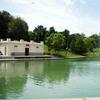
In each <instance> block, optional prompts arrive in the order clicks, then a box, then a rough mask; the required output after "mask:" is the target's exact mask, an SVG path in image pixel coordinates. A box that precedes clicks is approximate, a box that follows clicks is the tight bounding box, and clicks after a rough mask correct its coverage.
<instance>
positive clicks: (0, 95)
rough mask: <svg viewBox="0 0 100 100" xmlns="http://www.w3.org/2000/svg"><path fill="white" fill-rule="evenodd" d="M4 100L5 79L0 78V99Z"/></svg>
mask: <svg viewBox="0 0 100 100" xmlns="http://www.w3.org/2000/svg"><path fill="white" fill-rule="evenodd" d="M5 98H6V84H5V78H4V77H2V78H0V99H5Z"/></svg>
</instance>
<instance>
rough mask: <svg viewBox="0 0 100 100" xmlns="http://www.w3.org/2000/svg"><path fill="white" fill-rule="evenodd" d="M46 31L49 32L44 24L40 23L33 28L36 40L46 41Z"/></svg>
mask: <svg viewBox="0 0 100 100" xmlns="http://www.w3.org/2000/svg"><path fill="white" fill-rule="evenodd" d="M46 33H47V31H46V28H45V27H43V26H42V25H38V26H37V27H35V29H34V30H33V36H34V41H36V42H41V41H44V40H45V38H46Z"/></svg>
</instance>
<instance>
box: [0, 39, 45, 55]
mask: <svg viewBox="0 0 100 100" xmlns="http://www.w3.org/2000/svg"><path fill="white" fill-rule="evenodd" d="M43 53H44V43H43V42H41V43H37V42H34V41H30V42H26V41H24V40H20V41H11V40H10V39H7V40H6V41H4V40H2V39H1V41H0V56H34V55H43Z"/></svg>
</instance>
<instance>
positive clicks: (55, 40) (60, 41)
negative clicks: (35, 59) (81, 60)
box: [45, 33, 65, 51]
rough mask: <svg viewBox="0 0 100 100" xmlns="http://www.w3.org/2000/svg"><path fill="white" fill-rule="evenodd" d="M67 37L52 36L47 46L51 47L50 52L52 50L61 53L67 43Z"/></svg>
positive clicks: (60, 35) (55, 34) (47, 40)
mask: <svg viewBox="0 0 100 100" xmlns="http://www.w3.org/2000/svg"><path fill="white" fill-rule="evenodd" d="M64 40H65V37H64V36H63V35H62V34H60V33H59V34H57V33H54V34H51V35H50V36H49V37H48V38H47V39H46V42H45V43H46V45H47V46H48V47H49V50H50V49H51V48H52V49H54V50H55V51H59V50H61V49H63V48H64V43H65V41H64Z"/></svg>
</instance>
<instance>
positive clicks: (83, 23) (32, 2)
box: [0, 0, 100, 35]
mask: <svg viewBox="0 0 100 100" xmlns="http://www.w3.org/2000/svg"><path fill="white" fill-rule="evenodd" d="M0 10H6V11H8V12H10V13H11V14H12V15H14V16H16V17H17V16H20V17H22V18H23V19H24V20H25V21H26V22H27V23H28V25H29V30H33V29H34V27H36V26H37V25H43V26H45V27H47V28H49V27H50V26H54V27H55V29H56V30H57V31H63V30H64V29H69V30H70V32H71V33H78V32H80V33H85V34H86V35H91V34H94V33H100V22H99V20H100V19H99V18H100V13H99V12H100V0H0Z"/></svg>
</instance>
